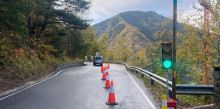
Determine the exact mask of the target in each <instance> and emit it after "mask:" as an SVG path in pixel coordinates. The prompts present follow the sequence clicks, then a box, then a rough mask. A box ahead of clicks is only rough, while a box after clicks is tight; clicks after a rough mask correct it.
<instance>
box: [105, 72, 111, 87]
mask: <svg viewBox="0 0 220 109" xmlns="http://www.w3.org/2000/svg"><path fill="white" fill-rule="evenodd" d="M105 88H110V80H109V75H107V79H106V81H105Z"/></svg>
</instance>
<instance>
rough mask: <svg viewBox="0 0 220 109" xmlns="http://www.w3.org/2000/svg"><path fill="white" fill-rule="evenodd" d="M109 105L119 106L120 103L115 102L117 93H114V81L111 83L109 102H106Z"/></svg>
mask: <svg viewBox="0 0 220 109" xmlns="http://www.w3.org/2000/svg"><path fill="white" fill-rule="evenodd" d="M106 104H107V105H117V104H118V103H116V102H115V92H114V86H113V81H111V86H110V92H109V96H108V102H106Z"/></svg>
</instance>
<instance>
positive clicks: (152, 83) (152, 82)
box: [150, 72, 154, 85]
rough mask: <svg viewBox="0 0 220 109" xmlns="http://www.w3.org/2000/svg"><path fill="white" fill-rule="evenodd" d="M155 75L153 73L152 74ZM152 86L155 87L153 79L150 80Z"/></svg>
mask: <svg viewBox="0 0 220 109" xmlns="http://www.w3.org/2000/svg"><path fill="white" fill-rule="evenodd" d="M152 73H153V72H152ZM150 84H151V85H154V80H153V79H150Z"/></svg>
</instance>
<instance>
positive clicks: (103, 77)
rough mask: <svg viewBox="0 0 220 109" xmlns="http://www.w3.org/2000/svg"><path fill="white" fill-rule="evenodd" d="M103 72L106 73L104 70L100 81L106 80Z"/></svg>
mask: <svg viewBox="0 0 220 109" xmlns="http://www.w3.org/2000/svg"><path fill="white" fill-rule="evenodd" d="M105 72H106V70H104V71H103V74H102V80H106V73H105Z"/></svg>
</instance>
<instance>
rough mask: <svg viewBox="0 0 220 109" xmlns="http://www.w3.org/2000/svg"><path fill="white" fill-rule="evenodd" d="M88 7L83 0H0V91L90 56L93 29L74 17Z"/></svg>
mask: <svg viewBox="0 0 220 109" xmlns="http://www.w3.org/2000/svg"><path fill="white" fill-rule="evenodd" d="M89 6H90V2H87V1H85V0H76V1H71V0H0V92H2V91H4V90H7V89H9V88H13V87H15V86H19V85H21V84H23V83H25V82H27V81H30V80H35V79H37V78H39V77H42V76H44V75H46V74H48V73H50V72H52V71H53V70H54V68H56V66H58V65H61V64H64V63H66V62H71V61H73V59H75V58H81V59H82V58H83V57H84V56H85V55H86V53H87V54H92V53H94V51H95V50H97V45H96V43H94V41H95V35H94V34H91V33H92V32H90V31H93V29H92V28H88V26H89V24H87V20H84V19H81V18H80V17H78V16H77V14H81V15H82V14H84V12H85V11H86V10H88V9H89ZM87 28H88V29H87ZM95 46H96V47H95Z"/></svg>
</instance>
